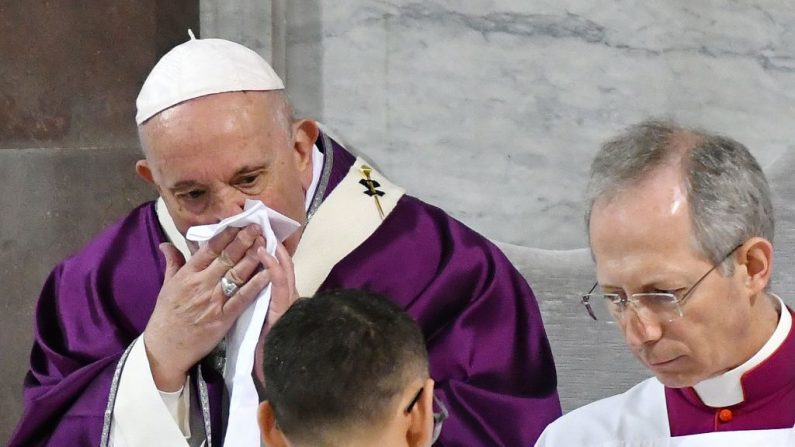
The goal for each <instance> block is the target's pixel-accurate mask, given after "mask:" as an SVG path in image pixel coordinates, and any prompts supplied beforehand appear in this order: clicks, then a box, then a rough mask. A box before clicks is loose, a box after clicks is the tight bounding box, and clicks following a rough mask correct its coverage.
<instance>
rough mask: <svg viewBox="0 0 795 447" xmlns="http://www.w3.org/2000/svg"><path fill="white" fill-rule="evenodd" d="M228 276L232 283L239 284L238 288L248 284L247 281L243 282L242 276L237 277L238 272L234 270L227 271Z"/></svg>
mask: <svg viewBox="0 0 795 447" xmlns="http://www.w3.org/2000/svg"><path fill="white" fill-rule="evenodd" d="M226 275H228V279H229V280H230V281H232V282H233V283H235V284H237V286H238V287H240V286H242V285H243V284H245V283H246V282H245V281H243V280H242V279H241V278H240V276H238V275H237V272H236V271H235V269H234V268H231V269H229V270H227V271H226ZM226 275H224V276H226Z"/></svg>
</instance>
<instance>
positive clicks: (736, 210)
mask: <svg viewBox="0 0 795 447" xmlns="http://www.w3.org/2000/svg"><path fill="white" fill-rule="evenodd" d="M677 161H678V164H679V168H680V169H681V170H682V179H683V180H682V181H683V186H684V188H685V191H686V194H687V201H688V204H689V206H690V216H691V217H690V218H691V224H692V226H693V234H692V235H691V236H692V242H693V244H694V247H695V249H696V251H697V252H698V253H699V254H701V255H703V256H705V257H706V258H708V259H710V260H712V262H714V263H717V262H720V261H721V260H722V259H723V258H724V257H725V256H726V255H727V254H728V253H729V252H730V250H732V249H733V248H735V247H737V246H738V245H739V244H741V243H743V242H745V241H746V240H748V239H749V238H751V237H755V236H759V237H763V238H765V239H767V240H769V241H771V242H772V241H773V232H774V219H773V206H772V204H771V200H770V188H769V186H768V183H767V179H766V178H765V174H764V173H763V172H762V169H761V168H760V167H759V163H757V161H756V159H755V158H754V157H753V156H752V155H751V153H750V152H749V151H748V149H747V148H746V147H745V146H743V145H742V144H741V143H739V142H737V141H735V140H733V139H731V138H727V137H724V136H720V135H715V134H710V133H707V132H704V131H701V130H696V129H689V128H685V127H681V126H679V125H677V124H675V123H673V122H669V121H658V120H648V121H644V122H642V123H640V124H637V125H634V126H632V127H630V128H629V129H627V130H626V131H624V132H623V133H621V134H620V135H618V136H617V137H615V138H614V139H612V140H610V141H608V142H606V143H605V144H603V145H602V147H601V149H600V150H599V152H598V153H597V154H596V158H595V159H594V161H593V163H592V164H591V178H590V181H589V184H588V190H587V194H586V200H587V203H586V210H587V211H586V214H585V222H586V225H587V227H588V228H590V219H591V211H592V209H593V206H594V203H595V202H596V201H597V200H599V199H608V200H609V199H611V198H613V197H615V196H616V195H618V194H619V193H621V192H622V191H625V190H627V189H628V188H630V187H632V186H635V185H637V184H638V183H639V182H640V181H642V180H643V179H644V178H647V177H648V174H650V173H652V172H653V171H655V170H658V169H661V168H663V167H666V166H675V165H676V163H677ZM589 237H590V236H589ZM730 265H731V264H730V263H724V264H723V266H721V270H722V272H723V273H724V274H730V273H731V268H730V267H729V266H730Z"/></svg>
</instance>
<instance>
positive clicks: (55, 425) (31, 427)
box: [10, 203, 165, 446]
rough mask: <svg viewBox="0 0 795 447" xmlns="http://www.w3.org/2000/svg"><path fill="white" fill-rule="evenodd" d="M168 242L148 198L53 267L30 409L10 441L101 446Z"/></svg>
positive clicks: (34, 354) (37, 334)
mask: <svg viewBox="0 0 795 447" xmlns="http://www.w3.org/2000/svg"><path fill="white" fill-rule="evenodd" d="M164 240H165V236H164V235H163V233H162V230H161V229H160V226H159V224H158V222H157V216H156V215H155V211H154V205H153V203H147V204H144V205H142V206H140V207H138V208H136V209H135V210H133V211H132V212H131V213H130V214H129V215H127V216H126V217H124V218H123V219H121V220H119V221H118V222H116V223H115V224H113V225H111V226H110V227H108V228H107V229H105V230H104V231H103V232H102V233H100V234H99V235H98V236H96V237H95V238H94V239H93V240H92V241H90V242H89V243H88V244H87V245H86V246H85V247H84V248H83V249H82V250H80V251H79V252H78V253H76V254H75V255H73V256H71V257H69V258H67V259H66V260H64V261H63V262H62V263H61V264H59V265H58V266H56V267H55V269H54V270H53V271H52V273H51V274H50V276H49V278H48V279H47V281H46V283H45V285H44V287H43V290H42V292H41V295H40V296H39V300H38V303H37V305H36V310H35V321H34V344H33V348H32V351H31V356H30V370H29V371H28V373H27V375H26V377H25V391H24V401H25V408H24V412H23V415H22V418H21V419H20V421H19V424H18V425H17V428H16V431H15V433H14V435H13V436H12V439H11V441H10V445H12V446H23V445H24V446H34V445H58V446H61V445H99V440H100V435H101V432H102V426H103V419H104V412H105V408H106V406H107V403H108V393H109V390H110V386H111V381H112V378H113V374H114V371H115V369H116V365H117V363H118V361H119V359H120V358H121V355H122V353H123V352H124V350H125V349H126V348H127V346H128V345H129V344H130V343H131V342H132V341H133V340H134V339H135V338H136V337H138V335H140V334H141V332H142V331H143V329H144V327H145V325H146V322H147V321H148V319H149V315H150V314H151V312H152V309H153V308H154V303H155V301H156V299H157V294H158V291H159V290H160V285H161V283H162V278H163V272H164V263H163V262H164V261H163V259H162V256H161V255H160V253H159V251H158V245H159V244H160V243H161V242H162V241H164Z"/></svg>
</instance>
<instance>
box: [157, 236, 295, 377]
mask: <svg viewBox="0 0 795 447" xmlns="http://www.w3.org/2000/svg"><path fill="white" fill-rule="evenodd" d="M261 233H262V230H261V228H260V227H259V226H258V225H250V226H248V227H246V228H243V229H238V228H227V229H226V230H224V231H223V232H222V233H220V234H218V235H217V236H215V237H214V238H212V239H211V240H210V241H209V242H208V243H207V245H205V246H204V247H202V248H200V249H199V250H198V251H197V252H196V253H195V254H194V255H193V257H191V259H190V261H188V262H187V263H185V261H184V259H183V258H182V256H181V255H180V253H179V251H177V249H176V248H175V247H174V246H173V245H171V244H168V243H164V244H161V245H160V250H161V251H162V252H163V255H164V256H165V258H166V273H165V278H164V281H163V287H162V288H161V289H160V294H159V295H158V297H157V303H156V304H155V310H154V312H152V316H151V317H150V318H149V322H148V323H147V325H146V329H145V331H144V343H145V344H146V353H147V356H148V359H149V364H150V367H151V370H152V376H153V377H154V380H155V385H156V386H157V388H158V389H159V390H161V391H166V392H169V391H176V390H178V389H180V387H182V386H183V385H184V384H185V379H186V377H187V372H188V370H189V369H190V368H191V367H192V366H193V365H195V364H196V363H197V362H198V361H199V360H201V359H202V357H204V356H205V355H207V354H208V353H209V352H210V351H212V349H213V348H214V347H215V346H216V345H217V344H218V343H219V342H220V341H221V339H223V338H224V336H225V335H226V333H227V332H228V331H229V329H230V328H231V327H232V325H233V324H234V323H235V321H236V320H237V318H238V316H240V314H241V313H243V311H244V310H245V309H246V308H247V307H248V305H249V304H250V303H251V302H252V301H253V300H254V299H255V298H256V297H257V296H258V295H259V293H260V292H261V291H262V289H264V288H265V286H267V285H268V282H269V281H270V273H269V272H268V270H259V266H260V265H261V264H262V265H265V266H268V264H267V262H269V260H268V258H270V259H273V258H272V257H270V256H268V255H267V252H265V249H264V245H265V241H264V239H263V237H262V236H261ZM280 248H281V250H282V251H283V252H284V254H283V255H282V257H284V256H285V255H286V250H284V247H280ZM263 253H264V254H265V256H263V255H262V254H263ZM266 256H267V257H266ZM286 257H287V259H288V260H289V256H286ZM280 260H281V259H280ZM274 262H275V260H274ZM290 265H292V264H290ZM258 270H259V271H258ZM275 270H276V269H274V271H275ZM290 272H291V275H290V276H291V277H292V276H293V275H292V269H291V270H290ZM281 273H284V271H283V270H282V271H281V272H280V274H281ZM224 275H226V278H227V279H229V280H233V281H234V282H235V283H237V284H238V285H239V286H240V288H239V289H238V291H237V292H236V293H235V294H233V295H232V296H231V297H229V298H227V297H225V296H224V294H223V292H222V291H221V285H220V281H221V277H223V276H224ZM277 276H278V274H277ZM278 281H280V283H283V282H284V281H287V280H286V279H283V278H279V279H278ZM292 281H293V284H294V281H295V280H294V279H292ZM276 289H277V287H274V293H276ZM293 290H294V285H293ZM280 293H282V292H280Z"/></svg>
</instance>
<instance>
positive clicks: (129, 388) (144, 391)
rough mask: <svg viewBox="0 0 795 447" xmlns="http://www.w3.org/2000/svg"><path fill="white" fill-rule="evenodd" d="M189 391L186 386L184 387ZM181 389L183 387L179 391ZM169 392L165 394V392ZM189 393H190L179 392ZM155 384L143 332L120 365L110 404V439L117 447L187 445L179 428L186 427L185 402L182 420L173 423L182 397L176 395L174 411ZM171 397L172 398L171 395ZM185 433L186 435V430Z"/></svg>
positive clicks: (184, 394)
mask: <svg viewBox="0 0 795 447" xmlns="http://www.w3.org/2000/svg"><path fill="white" fill-rule="evenodd" d="M187 389H188V390H189V389H190V388H189V387H187ZM183 391H184V390H183ZM167 394H169V393H167ZM182 395H183V396H189V395H190V392H187V393H185V392H183V393H182ZM168 398H169V397H168V396H166V397H165V398H164V396H163V395H161V393H160V392H159V391H158V389H157V387H156V386H155V381H154V378H152V371H151V369H150V367H149V359H148V358H147V356H146V348H145V346H144V342H143V335H141V336H140V337H138V338H137V339H136V340H135V341H134V342H133V347H132V349H131V350H130V355H129V356H128V357H127V361H126V362H125V364H124V369H123V370H122V373H121V378H120V380H119V389H118V393H117V395H116V402H115V404H114V407H113V420H112V423H111V439H112V440H113V445H114V446H117V447H122V446H124V447H137V446H141V447H151V446H153V445H169V446H184V447H187V446H188V442H187V441H186V434H185V433H183V431H182V427H188V426H189V425H190V423H189V417H188V415H189V412H188V409H189V408H188V407H187V405H184V411H182V415H183V419H184V421H185V422H180V423H179V424H177V423H175V422H176V421H177V420H178V418H179V417H180V406H181V405H180V403H181V402H185V403H186V404H187V403H189V402H187V401H185V398H180V396H179V395H178V396H177V398H176V401H177V405H176V409H177V412H176V414H175V413H173V412H172V411H171V410H170V409H169V407H168V406H167V404H166V399H168ZM172 400H173V397H172ZM187 436H190V431H189V430H188V434H187Z"/></svg>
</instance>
